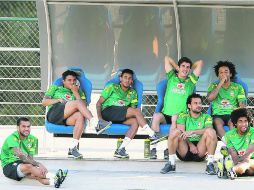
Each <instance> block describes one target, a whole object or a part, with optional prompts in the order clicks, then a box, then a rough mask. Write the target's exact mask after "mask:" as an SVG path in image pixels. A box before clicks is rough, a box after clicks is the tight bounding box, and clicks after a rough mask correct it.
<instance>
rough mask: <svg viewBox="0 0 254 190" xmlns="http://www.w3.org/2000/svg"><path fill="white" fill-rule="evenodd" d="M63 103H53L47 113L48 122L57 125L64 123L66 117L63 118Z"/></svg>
mask: <svg viewBox="0 0 254 190" xmlns="http://www.w3.org/2000/svg"><path fill="white" fill-rule="evenodd" d="M64 108H65V103H64V104H63V103H60V102H59V103H56V104H54V105H53V106H52V107H51V108H50V110H49V111H48V113H47V120H48V121H49V122H50V123H54V124H57V125H66V119H64Z"/></svg>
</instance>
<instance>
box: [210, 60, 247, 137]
mask: <svg viewBox="0 0 254 190" xmlns="http://www.w3.org/2000/svg"><path fill="white" fill-rule="evenodd" d="M214 71H215V74H216V76H217V77H218V78H219V83H212V84H211V85H210V86H209V88H208V95H207V100H208V101H209V102H212V116H213V125H214V128H215V130H216V132H217V135H218V136H219V137H220V138H221V139H222V141H223V142H225V140H224V134H225V130H224V125H228V126H229V127H230V129H232V128H233V124H232V122H231V121H230V114H231V112H232V111H233V110H234V109H236V108H237V107H245V101H246V97H245V94H244V89H243V87H242V86H241V85H240V84H237V83H234V82H232V81H231V80H232V79H233V78H234V77H235V75H236V69H235V65H234V64H233V63H231V62H229V61H219V62H218V63H217V65H215V66H214Z"/></svg>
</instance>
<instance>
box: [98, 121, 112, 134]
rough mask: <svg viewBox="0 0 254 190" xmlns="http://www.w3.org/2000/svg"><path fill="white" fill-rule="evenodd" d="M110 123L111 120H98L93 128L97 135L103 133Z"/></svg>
mask: <svg viewBox="0 0 254 190" xmlns="http://www.w3.org/2000/svg"><path fill="white" fill-rule="evenodd" d="M111 125H112V122H111V121H105V120H99V122H98V125H97V127H96V128H95V129H96V131H97V135H99V134H101V133H103V132H104V131H105V130H107V129H108V128H109V127H111Z"/></svg>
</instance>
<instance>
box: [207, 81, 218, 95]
mask: <svg viewBox="0 0 254 190" xmlns="http://www.w3.org/2000/svg"><path fill="white" fill-rule="evenodd" d="M216 87H217V84H215V83H212V84H210V85H209V87H208V93H209V92H212V91H213V90H214V89H215V88H216Z"/></svg>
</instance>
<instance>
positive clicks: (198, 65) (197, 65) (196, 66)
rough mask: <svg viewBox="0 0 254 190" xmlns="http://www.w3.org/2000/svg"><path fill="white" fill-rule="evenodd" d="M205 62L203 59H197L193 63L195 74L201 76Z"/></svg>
mask: <svg viewBox="0 0 254 190" xmlns="http://www.w3.org/2000/svg"><path fill="white" fill-rule="evenodd" d="M203 65H204V62H203V61H202V60H198V61H196V62H195V63H194V64H193V65H192V68H191V69H192V70H193V73H194V74H195V76H197V77H199V76H200V74H201V71H202V68H203Z"/></svg>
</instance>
